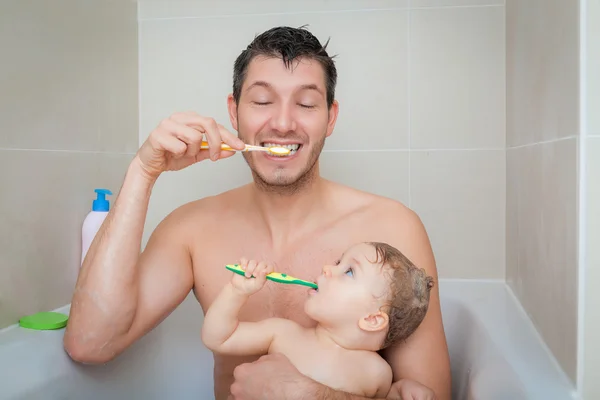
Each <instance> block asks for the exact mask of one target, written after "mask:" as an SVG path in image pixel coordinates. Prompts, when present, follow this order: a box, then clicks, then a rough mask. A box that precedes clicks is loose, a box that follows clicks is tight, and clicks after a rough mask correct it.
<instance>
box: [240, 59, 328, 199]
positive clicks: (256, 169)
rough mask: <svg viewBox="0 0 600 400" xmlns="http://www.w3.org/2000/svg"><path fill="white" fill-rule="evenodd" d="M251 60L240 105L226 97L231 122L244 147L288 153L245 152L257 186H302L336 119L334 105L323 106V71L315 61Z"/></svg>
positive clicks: (324, 100) (310, 173) (314, 171)
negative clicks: (283, 149) (279, 147)
mask: <svg viewBox="0 0 600 400" xmlns="http://www.w3.org/2000/svg"><path fill="white" fill-rule="evenodd" d="M292 66H293V68H286V67H285V65H284V64H283V62H282V60H281V59H280V58H266V57H257V58H254V59H253V60H252V61H251V62H250V64H249V66H248V70H247V73H246V79H245V81H244V84H243V87H242V91H241V96H240V100H239V104H236V103H235V101H234V99H233V97H232V96H231V95H230V96H229V99H228V105H229V114H230V118H231V123H232V125H233V127H234V129H236V130H237V131H238V135H239V137H240V138H241V139H242V140H243V141H244V142H246V143H248V144H254V145H260V146H265V145H266V146H268V145H283V146H286V147H288V148H290V149H292V152H291V154H290V155H288V156H273V155H269V154H268V153H266V152H248V153H243V154H244V158H245V159H246V162H247V163H248V165H249V166H250V168H251V169H252V171H253V173H254V176H255V179H256V180H257V181H258V183H260V184H262V185H264V186H267V187H271V188H274V187H281V188H282V189H283V188H284V187H286V188H287V189H290V188H294V187H295V186H300V185H301V184H302V183H305V182H306V181H309V180H310V179H312V178H313V177H314V176H313V175H314V173H316V172H317V171H316V170H315V169H314V167H315V165H316V162H317V160H318V158H319V154H320V153H321V150H322V149H323V145H324V144H325V138H326V137H328V136H329V135H331V133H332V131H333V128H334V125H335V121H336V118H337V112H338V105H337V102H336V103H334V104H333V105H332V107H331V108H330V109H328V107H327V101H326V88H325V76H324V70H323V68H322V67H321V65H320V64H319V63H318V62H317V61H314V60H310V59H302V60H295V61H294V63H293V65H292Z"/></svg>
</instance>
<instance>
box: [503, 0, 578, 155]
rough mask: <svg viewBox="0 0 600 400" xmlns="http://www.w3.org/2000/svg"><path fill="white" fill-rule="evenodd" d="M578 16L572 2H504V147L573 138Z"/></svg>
mask: <svg viewBox="0 0 600 400" xmlns="http://www.w3.org/2000/svg"><path fill="white" fill-rule="evenodd" d="M578 17H579V11H578V7H577V2H570V1H563V0H528V1H521V0H507V1H506V77H507V84H506V97H507V118H506V138H507V144H508V146H518V145H523V144H530V143H537V142H541V141H548V140H552V139H557V138H564V137H568V136H572V135H575V134H577V132H578V127H577V126H578V78H579V71H578V68H579V65H578V57H579V54H578V44H579V41H578V40H579V25H578ZM549 27H551V28H552V29H550V28H549Z"/></svg>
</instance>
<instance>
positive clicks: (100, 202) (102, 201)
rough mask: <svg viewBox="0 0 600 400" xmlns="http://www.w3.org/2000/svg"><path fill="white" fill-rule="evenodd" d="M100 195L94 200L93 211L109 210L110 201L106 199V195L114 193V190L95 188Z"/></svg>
mask: <svg viewBox="0 0 600 400" xmlns="http://www.w3.org/2000/svg"><path fill="white" fill-rule="evenodd" d="M94 192H96V193H97V194H98V195H97V196H96V200H94V201H93V202H92V211H108V210H109V209H110V202H109V201H108V200H106V195H112V192H111V191H110V190H108V189H94Z"/></svg>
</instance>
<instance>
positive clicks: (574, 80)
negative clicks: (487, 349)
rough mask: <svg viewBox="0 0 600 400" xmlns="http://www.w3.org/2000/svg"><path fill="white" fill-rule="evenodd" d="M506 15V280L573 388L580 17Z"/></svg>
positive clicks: (547, 4)
mask: <svg viewBox="0 0 600 400" xmlns="http://www.w3.org/2000/svg"><path fill="white" fill-rule="evenodd" d="M506 16H507V19H506V48H507V53H506V54H507V55H506V58H507V63H506V66H507V67H506V68H507V91H506V97H507V126H506V128H507V130H506V137H507V154H506V159H507V186H506V190H507V211H506V212H507V220H506V223H507V225H506V226H507V228H506V250H507V251H506V278H507V281H508V282H509V285H510V286H511V288H512V289H513V291H514V292H515V294H516V295H517V297H518V298H519V300H520V301H521V303H522V304H523V306H524V308H525V310H526V311H527V313H528V314H529V315H530V317H531V319H532V320H533V322H534V324H535V325H536V327H537V328H538V330H539V332H540V333H541V335H542V337H543V338H544V340H545V341H546V343H547V344H548V346H549V348H550V349H551V350H552V352H553V353H554V355H555V357H556V358H557V360H558V361H559V363H560V364H561V366H562V367H563V369H564V370H565V372H566V373H567V374H568V376H569V377H570V378H571V379H573V380H574V381H575V379H576V369H577V296H578V292H577V276H578V263H577V260H578V257H577V226H578V225H577V215H578V214H577V199H578V198H577V190H578V180H577V179H578V175H577V154H578V152H577V149H578V129H579V124H578V118H579V114H578V113H579V108H578V102H579V97H578V96H579V92H578V84H579V83H578V79H579V70H578V68H579V63H578V56H579V52H578V45H579V43H578V33H579V24H578V18H579V11H578V7H577V4H576V2H571V1H562V0H553V1H547V0H527V1H523V0H507V1H506Z"/></svg>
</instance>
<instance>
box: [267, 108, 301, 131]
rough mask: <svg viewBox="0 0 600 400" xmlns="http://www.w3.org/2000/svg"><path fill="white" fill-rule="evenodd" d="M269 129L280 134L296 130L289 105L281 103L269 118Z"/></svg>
mask: <svg viewBox="0 0 600 400" xmlns="http://www.w3.org/2000/svg"><path fill="white" fill-rule="evenodd" d="M271 128H272V129H273V130H274V131H276V132H280V133H282V134H285V133H288V132H293V131H295V130H296V122H295V120H294V116H293V113H292V110H291V104H287V103H281V104H280V106H279V107H277V109H276V110H275V114H274V115H273V117H272V118H271Z"/></svg>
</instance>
